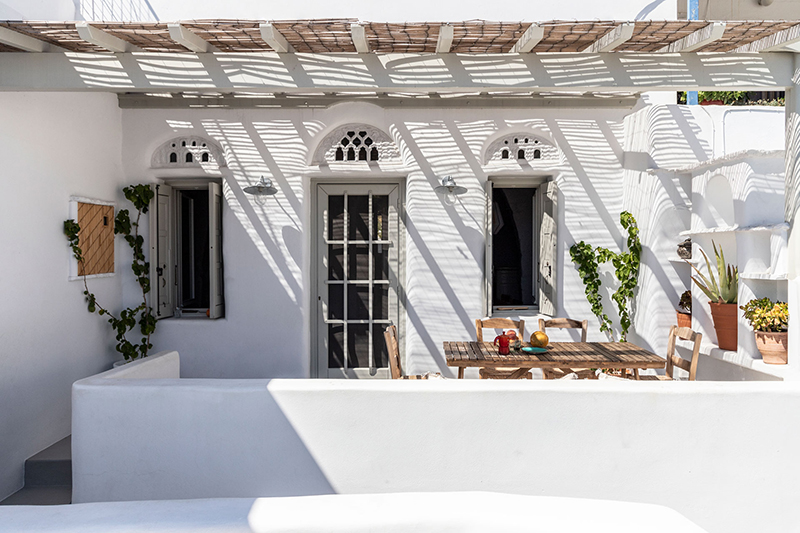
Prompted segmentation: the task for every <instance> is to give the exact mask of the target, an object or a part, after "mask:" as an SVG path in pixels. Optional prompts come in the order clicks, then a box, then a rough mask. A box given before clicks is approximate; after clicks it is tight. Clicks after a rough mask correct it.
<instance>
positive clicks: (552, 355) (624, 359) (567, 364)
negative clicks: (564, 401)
mask: <svg viewBox="0 0 800 533" xmlns="http://www.w3.org/2000/svg"><path fill="white" fill-rule="evenodd" d="M523 346H530V344H528V343H523ZM444 354H445V358H446V359H447V366H455V367H459V375H461V374H462V373H463V371H462V370H461V369H463V368H465V367H468V366H471V367H480V368H498V367H515V368H558V369H564V368H602V369H613V370H621V369H636V370H639V369H644V368H664V365H665V364H666V359H664V358H663V357H660V356H658V355H656V354H654V353H652V352H649V351H647V350H645V349H644V348H640V347H638V346H636V345H635V344H631V343H630V342H551V343H550V345H548V347H547V352H544V353H538V354H529V353H525V352H521V351H520V352H517V351H512V352H511V353H510V354H509V355H500V354H499V353H498V352H497V347H496V346H495V345H494V344H492V343H491V342H475V341H470V342H445V343H444Z"/></svg>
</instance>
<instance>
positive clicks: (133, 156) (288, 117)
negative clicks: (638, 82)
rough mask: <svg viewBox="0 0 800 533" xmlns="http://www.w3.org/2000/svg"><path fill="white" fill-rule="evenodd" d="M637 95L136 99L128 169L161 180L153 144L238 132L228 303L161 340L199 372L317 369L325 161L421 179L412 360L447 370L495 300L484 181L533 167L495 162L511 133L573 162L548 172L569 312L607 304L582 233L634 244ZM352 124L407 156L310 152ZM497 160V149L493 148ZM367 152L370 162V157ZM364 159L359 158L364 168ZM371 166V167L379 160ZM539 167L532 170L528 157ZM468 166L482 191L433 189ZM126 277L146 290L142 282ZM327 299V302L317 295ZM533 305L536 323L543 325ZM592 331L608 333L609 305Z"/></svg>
mask: <svg viewBox="0 0 800 533" xmlns="http://www.w3.org/2000/svg"><path fill="white" fill-rule="evenodd" d="M627 113H630V110H629V109H605V110H602V109H547V110H544V109H503V110H499V109H402V110H397V109H382V108H378V107H375V106H372V105H369V104H359V103H348V104H340V105H337V106H334V107H332V108H327V109H305V110H293V109H282V110H280V109H275V110H264V109H248V110H185V109H184V110H180V109H177V110H163V109H162V110H124V111H123V132H124V135H123V161H124V168H125V174H126V176H127V177H126V180H127V181H128V182H131V183H133V182H141V181H145V182H147V181H155V179H156V176H158V175H159V174H158V171H157V170H154V169H151V168H150V156H151V154H152V152H153V151H154V150H155V149H156V148H157V147H158V146H159V145H160V144H161V143H163V142H165V141H166V140H168V139H170V138H172V137H175V136H178V135H188V134H193V135H200V136H204V137H207V138H210V139H213V140H215V141H216V142H218V143H219V144H220V145H222V147H223V149H224V151H225V154H226V160H227V165H228V168H227V169H224V186H223V195H224V198H225V205H224V207H223V235H224V236H223V254H224V274H225V303H226V316H225V318H223V319H220V320H216V321H208V320H202V319H200V320H198V319H192V320H187V319H166V320H162V321H160V322H159V325H158V331H157V333H156V335H155V343H156V348H157V349H176V350H179V351H180V352H181V354H182V356H183V358H184V359H183V371H184V373H185V376H187V377H308V376H309V375H310V369H309V361H310V352H311V348H310V340H309V339H310V331H311V324H312V321H313V320H316V319H315V317H314V316H310V314H311V313H310V311H309V309H310V303H311V299H312V298H311V294H310V292H309V291H310V282H309V277H310V276H309V272H310V259H309V254H310V250H311V241H310V239H312V238H315V232H314V231H313V230H312V229H311V228H310V213H309V209H310V207H309V204H310V202H309V198H310V194H311V192H312V190H313V189H312V188H311V181H310V180H311V177H312V176H317V177H319V176H330V177H344V178H349V179H352V180H353V181H355V182H358V181H365V180H368V179H369V178H370V177H375V176H381V175H390V176H407V178H406V190H407V193H406V196H407V197H406V210H407V216H406V228H407V232H406V248H405V255H406V257H405V268H406V283H405V287H404V289H405V292H406V297H407V303H406V309H407V320H406V321H405V322H403V321H402V319H401V324H400V329H401V334H402V335H403V336H404V337H405V353H406V357H407V362H406V368H407V371H408V372H412V373H413V372H426V371H441V372H444V373H445V374H447V375H450V369H449V368H447V367H446V366H445V362H444V356H443V351H442V341H444V340H452V339H469V338H473V337H474V335H475V329H474V320H475V319H476V318H479V317H481V316H483V315H484V309H485V308H484V302H483V275H484V216H485V213H484V210H485V192H484V186H485V184H486V181H487V179H488V177H489V176H490V175H523V174H525V172H526V171H525V170H524V169H522V168H521V167H520V166H519V164H517V163H516V162H512V163H510V164H507V165H506V166H502V165H500V166H495V167H493V169H491V170H490V168H489V167H485V166H484V165H483V158H482V150H483V148H484V146H486V145H487V144H488V143H490V142H491V141H492V140H493V139H494V138H495V137H496V136H498V135H499V133H501V132H508V133H512V132H516V131H531V132H539V133H541V134H543V135H545V136H546V137H550V138H552V139H553V140H554V141H555V142H556V143H557V145H558V147H559V149H560V150H561V151H562V153H563V156H564V157H563V160H564V162H563V164H559V165H556V166H555V167H553V168H550V169H547V170H546V171H545V170H542V172H545V173H548V174H551V175H554V176H556V181H557V182H558V184H559V187H560V191H561V192H560V198H559V206H560V207H559V208H560V212H561V214H560V217H559V230H558V231H559V233H558V235H559V241H560V244H559V247H558V257H559V260H560V264H559V265H558V268H557V270H558V304H559V314H561V315H569V316H575V317H581V318H592V316H591V313H590V309H589V305H588V303H587V301H586V299H585V297H584V294H583V286H582V284H581V281H580V279H579V277H578V273H577V270H576V269H575V267H574V265H573V264H572V262H571V261H570V259H569V255H568V248H569V246H570V245H571V244H572V243H573V242H575V241H578V240H582V239H586V240H588V241H591V242H592V243H593V244H598V245H602V246H607V247H611V248H614V249H618V248H619V246H620V245H621V243H622V240H623V236H622V232H621V229H620V227H619V212H620V210H621V208H622V195H621V194H620V191H621V188H622V144H623V117H624V116H625V115H626V114H627ZM347 123H366V124H372V125H374V126H376V127H378V128H380V129H382V130H383V131H385V132H387V133H389V134H390V135H391V136H392V138H393V139H394V140H395V141H396V143H397V145H398V146H399V147H400V150H401V155H402V161H403V162H402V164H401V165H400V166H399V167H397V166H395V167H392V168H389V169H388V170H389V171H390V172H386V170H387V169H386V168H382V169H381V170H379V171H375V170H373V171H369V170H368V169H366V166H361V167H359V166H358V164H350V166H349V169H350V170H346V169H345V167H347V165H346V164H345V165H340V166H339V167H338V168H330V169H322V170H320V169H319V168H318V167H313V166H308V161H309V160H310V159H311V158H310V155H309V153H310V152H313V150H314V148H315V146H316V144H317V143H318V142H319V139H320V138H321V137H323V136H324V135H325V134H326V133H327V132H328V131H330V130H332V129H334V128H335V127H338V126H339V125H342V124H347ZM493 164H495V163H493ZM364 165H366V164H364ZM354 166H355V167H356V168H357V169H358V170H355V171H354V170H352V168H353V167H354ZM365 169H366V170H365ZM262 174H263V175H265V176H268V177H271V178H272V179H273V181H274V182H275V184H276V186H277V188H278V194H277V195H276V196H274V197H271V198H270V199H269V200H268V202H267V204H266V206H264V207H259V206H257V205H256V204H255V203H254V202H253V198H252V197H251V196H248V195H246V194H244V192H243V190H242V189H243V188H244V187H246V186H248V185H252V184H254V183H255V182H256V181H257V180H258V178H259V176H260V175H262ZM528 174H531V172H528ZM446 175H452V176H453V177H454V178H455V179H456V180H457V182H458V184H459V185H463V186H465V187H467V188H468V189H469V191H468V192H467V193H466V194H465V195H463V196H461V197H459V202H458V203H457V204H456V205H455V206H454V207H447V206H445V205H444V203H443V199H442V197H441V196H439V195H437V194H436V193H435V192H434V190H433V188H434V187H435V186H436V185H438V184H439V180H440V179H441V177H442V176H446ZM126 291H129V292H130V293H131V294H133V292H134V291H135V286H134V285H133V284H132V283H128V284H127V285H126ZM314 310H315V311H316V302H315V307H314ZM527 318H528V320H529V322H528V323H529V325H530V326H531V328H532V329H531V328H528V334H529V333H530V331H532V330H533V329H536V323H535V320H534V318H535V317H527ZM590 324H591V328H590V339H595V340H604V339H606V336H605V335H604V334H600V333H599V330H598V328H597V323H596V321H595V320H591V321H590Z"/></svg>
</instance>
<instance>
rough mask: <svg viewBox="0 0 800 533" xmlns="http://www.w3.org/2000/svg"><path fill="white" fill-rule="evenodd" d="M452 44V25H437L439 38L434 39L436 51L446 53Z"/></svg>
mask: <svg viewBox="0 0 800 533" xmlns="http://www.w3.org/2000/svg"><path fill="white" fill-rule="evenodd" d="M452 46H453V27H452V26H451V25H450V24H442V25H441V26H439V39H438V40H437V41H436V53H437V54H447V53H449V52H450V48H451V47H452Z"/></svg>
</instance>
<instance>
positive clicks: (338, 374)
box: [315, 184, 399, 378]
mask: <svg viewBox="0 0 800 533" xmlns="http://www.w3.org/2000/svg"><path fill="white" fill-rule="evenodd" d="M398 199H399V186H398V185H380V184H376V185H363V184H359V185H338V184H320V185H318V187H317V235H318V237H317V247H318V248H317V260H316V265H315V268H316V276H317V291H318V294H317V298H316V300H317V302H316V303H317V306H316V309H317V315H318V316H317V324H318V325H317V335H316V337H317V343H316V344H317V346H316V351H317V353H316V362H317V365H316V366H317V376H318V377H321V378H366V377H379V378H380V377H384V378H388V377H389V360H388V354H387V351H386V343H385V342H384V337H383V332H384V330H385V329H386V327H387V326H388V325H390V324H395V325H397V323H398V320H397V318H398V297H397V272H398V253H399V246H398V236H399V231H398V222H399V221H398V212H397V209H398Z"/></svg>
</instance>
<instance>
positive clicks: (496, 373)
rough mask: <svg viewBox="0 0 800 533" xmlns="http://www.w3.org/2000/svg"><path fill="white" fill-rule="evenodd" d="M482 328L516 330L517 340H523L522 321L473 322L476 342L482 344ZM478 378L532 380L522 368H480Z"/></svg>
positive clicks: (530, 375)
mask: <svg viewBox="0 0 800 533" xmlns="http://www.w3.org/2000/svg"><path fill="white" fill-rule="evenodd" d="M483 328H500V329H502V330H503V331H504V332H505V331H506V330H509V329H516V330H517V337H518V338H519V340H521V341H524V340H525V337H524V335H525V321H524V320H519V321H515V320H511V319H510V318H487V319H485V320H481V319H477V320H475V336H476V337H477V339H478V342H484V341H483ZM460 374H461V373H460V372H459V377H461V376H460ZM479 376H480V378H481V379H533V375H532V374H531V373H530V371H529V370H524V369H522V368H481V369H480V371H479Z"/></svg>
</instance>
